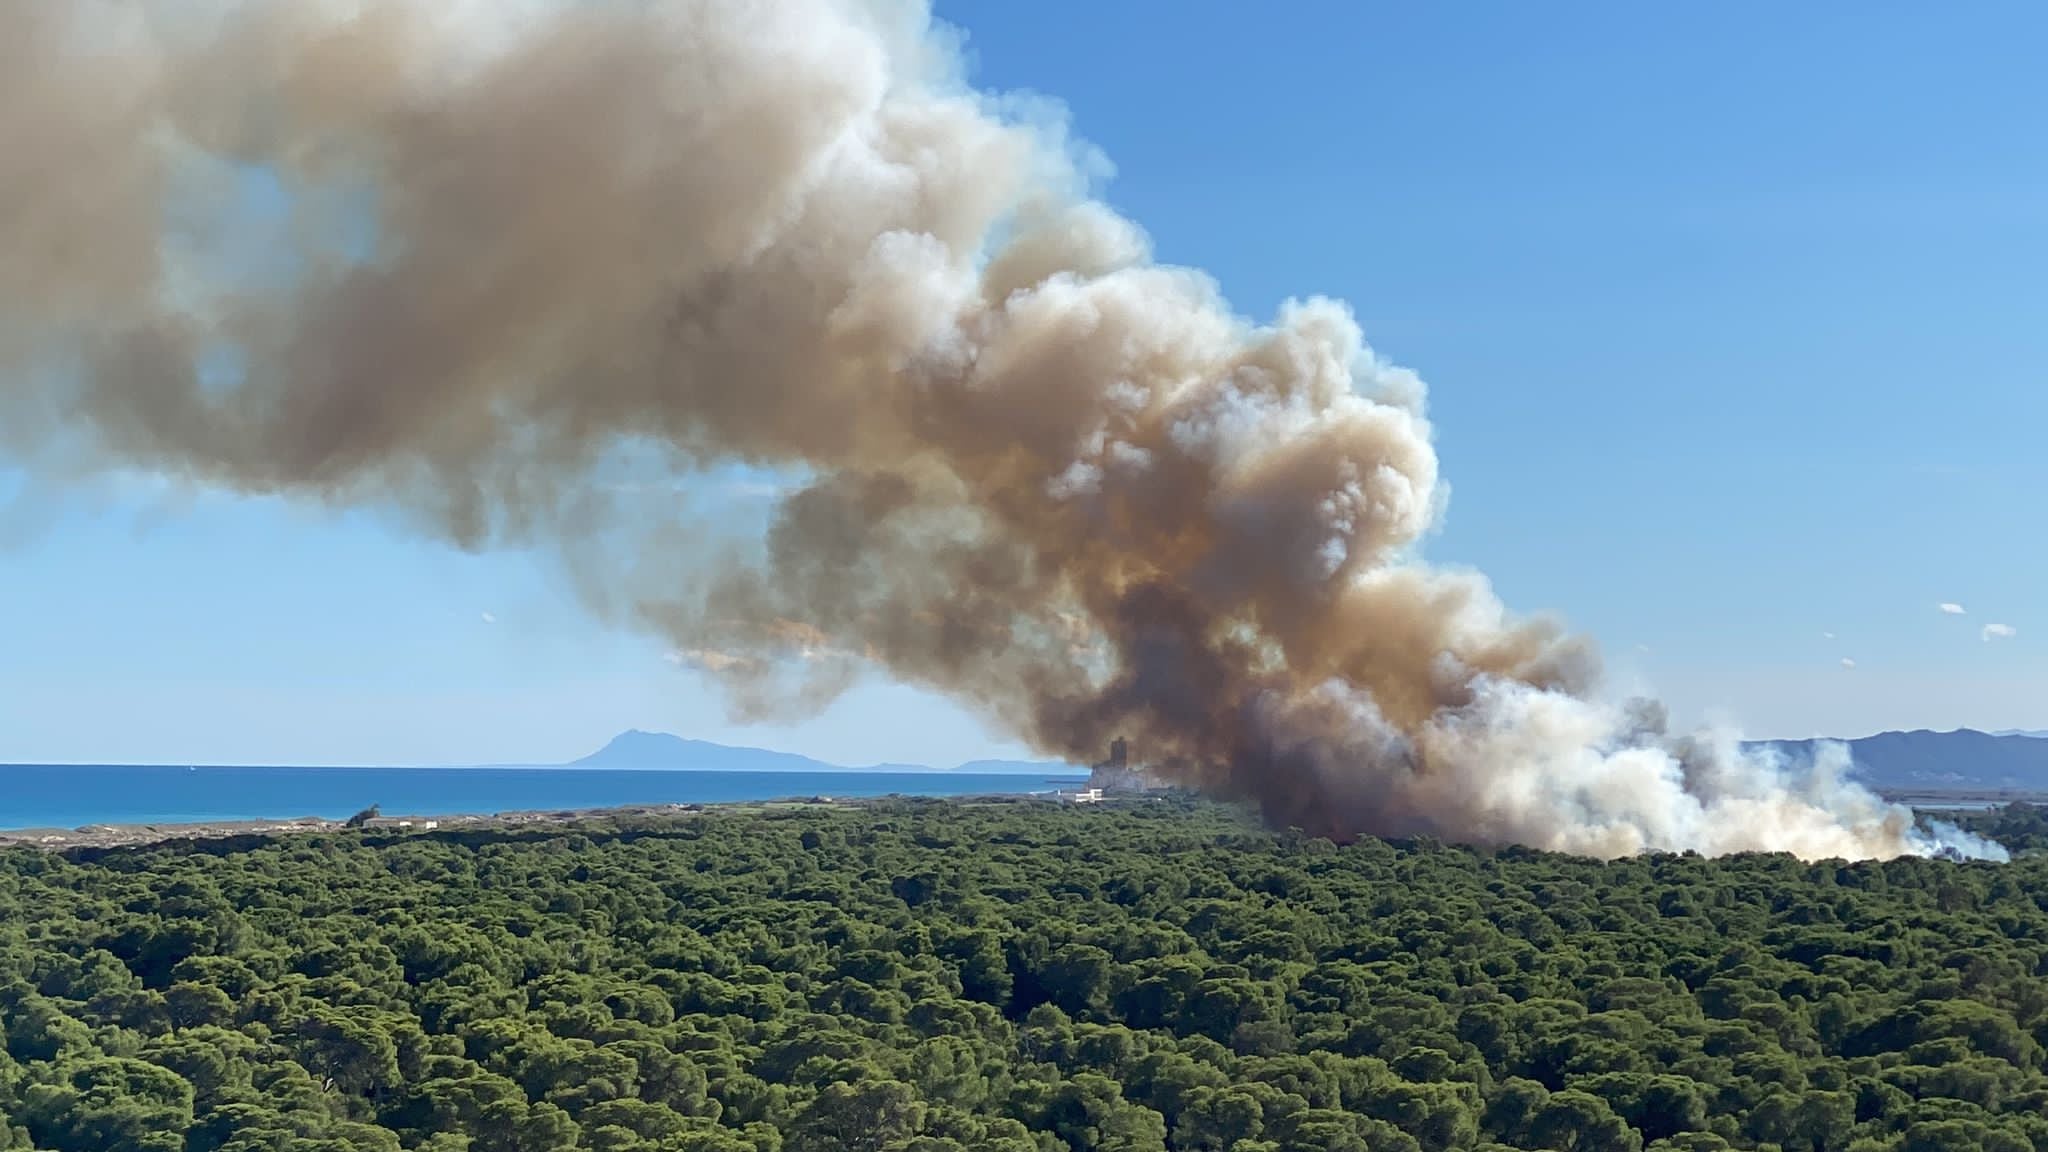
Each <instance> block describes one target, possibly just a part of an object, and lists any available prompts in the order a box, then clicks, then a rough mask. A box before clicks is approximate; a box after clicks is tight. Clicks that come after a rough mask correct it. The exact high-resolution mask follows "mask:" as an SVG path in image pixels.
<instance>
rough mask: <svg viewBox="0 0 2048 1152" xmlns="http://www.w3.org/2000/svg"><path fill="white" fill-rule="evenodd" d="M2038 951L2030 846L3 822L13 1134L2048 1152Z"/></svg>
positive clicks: (968, 816) (2047, 870)
mask: <svg viewBox="0 0 2048 1152" xmlns="http://www.w3.org/2000/svg"><path fill="white" fill-rule="evenodd" d="M2027 815H2028V814H2024V813H2022V814H2018V815H2014V814H1998V815H1996V816H1990V817H1984V818H1981V819H1980V820H1979V824H1980V826H1981V825H1983V824H1984V823H1985V822H1987V821H1996V820H2000V819H2010V820H2012V821H2015V823H2014V825H2013V828H2014V830H2015V832H2014V834H2015V835H2020V834H2038V832H2039V831H2040V828H2039V823H2040V817H2039V814H2038V813H2033V814H2032V819H2033V821H2034V824H2033V825H2031V826H2026V827H2023V825H2024V824H2025V817H2026V816H2027ZM2027 827H2032V829H2033V831H2032V832H2028V831H2027ZM2044 976H2048V866H2044V858H2043V857H2041V856H2038V855H2035V856H2024V857H2022V858H2021V859H2019V860H2018V861H2017V862H2015V863H2013V864H2009V865H1992V864H1955V863H1949V862H1944V861H1928V860H1902V861H1893V862H1890V863H1856V864H1848V863H1842V862H1829V863H1821V864H1815V865H1807V864H1802V863H1800V862H1798V861H1795V860H1792V859H1790V858H1786V857H1779V856H1748V857H1738V858H1730V859H1723V860H1705V859H1700V858H1697V857H1692V856H1664V857H1650V858H1642V859H1635V860H1628V861H1624V862H1619V863H1611V864H1603V863H1598V862H1593V861H1587V860H1580V859H1573V858H1567V857H1561V856H1553V855H1545V854H1541V853H1535V852H1528V851H1520V850H1505V851H1500V852H1497V853H1482V852H1474V851H1469V850H1462V849H1454V848H1447V847H1444V846H1442V845H1438V844H1434V843H1429V842H1413V843H1386V842H1381V841H1375V840H1366V841H1362V842H1360V843H1357V844H1352V845H1347V846H1341V847H1340V846H1336V845H1332V844H1330V843H1328V842H1327V841H1321V840H1312V839H1304V838H1300V837H1290V836H1276V835H1271V834H1267V833H1263V832H1260V831H1258V830H1256V829H1254V828H1251V827H1249V826H1247V825H1246V824H1245V823H1243V821H1242V819H1241V818H1240V817H1238V816H1237V815H1235V814H1234V813H1232V812H1231V811H1229V810H1226V809H1222V808H1219V807H1215V806H1210V805H1204V804H1200V803H1196V802H1192V801H1185V802H1184V801H1179V800H1173V801H1152V802H1134V803H1132V804H1130V805H1128V806H1117V805H1109V806H1102V807H1094V806H1089V807H1074V808H1054V807H1052V806H1049V805H1039V804H1022V803H1019V804H988V805H979V806H977V805H967V804H948V803H908V802H907V803H902V804H893V805H884V806H878V807H874V808H868V809H861V810H854V809H834V808H829V807H805V808H793V809H788V810H780V811H777V810H761V811H753V812H727V813H712V814H707V815H704V816H700V817H695V818H681V819H675V820H672V821H667V822H647V823H644V824H639V825H624V824H607V825H591V826H588V827H582V828H569V829H564V828H520V829H498V830H465V831H458V832H440V833H434V834H430V835H400V834H393V833H384V832H379V831H374V830H372V831H362V832H349V833H338V834H333V835H324V834H323V835H319V836H303V837H287V838H283V839H277V840H262V839H258V838H247V839H243V840H239V841H227V842H217V843H212V844H201V845H191V844H186V845H163V846H158V847H154V848H146V849H129V850H115V851H106V852H99V853H79V854H76V855H75V856H73V857H70V858H66V857H59V856H54V855H48V854H44V853H41V852H38V851H34V850H29V849H16V850H12V851H9V852H5V853H0V1030H4V1042H5V1047H4V1052H0V1117H4V1119H0V1147H11V1148H38V1149H52V1150H61V1152H72V1150H79V1152H113V1150H123V1152H127V1150H144V1152H149V1150H161V1152H172V1150H179V1152H215V1150H220V1152H256V1150H284V1149H290V1150H294V1152H297V1150H311V1152H371V1150H380V1152H390V1150H395V1149H401V1148H407V1149H423V1150H431V1152H458V1150H462V1149H469V1150H472V1152H554V1150H557V1149H569V1148H586V1149H594V1150H600V1152H655V1150H682V1149H697V1150H705V1152H747V1150H775V1149H780V1150H782V1152H842V1150H845V1152H882V1150H890V1152H962V1150H976V1152H981V1150H987V1152H1062V1150H1067V1149H1073V1150H1084V1149H1100V1150H1104V1152H1110V1150H1114V1152H1147V1150H1151V1152H1158V1150H1161V1149H1176V1150H1180V1149H1188V1150H1194V1149H1200V1150H1205V1152H1208V1150H1217V1152H1220V1150H1225V1149H1230V1150H1236V1152H1360V1150H1367V1149H1370V1150H1375V1152H1377V1150H1382V1149H1416V1150H1425V1149H1426V1150H1430V1152H1436V1150H1439V1149H1499V1148H1552V1149H1571V1150H1577V1152H1596V1150H1606V1149H1656V1150H1659V1152H1679V1150H1685V1152H1699V1150H1707V1149H1718V1148H1777V1149H1784V1150H1792V1149H1796V1150H1799V1152H1809V1150H1815V1152H1817V1150H1832V1149H1855V1150H1878V1149H1885V1150H1896V1152H1937V1150H1956V1152H1963V1150H1969V1152H2024V1150H2031V1152H2043V1150H2048V1078H2044V1076H2043V1070H2042V1051H2043V1044H2044V1042H2048V980H2044Z"/></svg>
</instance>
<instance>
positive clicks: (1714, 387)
mask: <svg viewBox="0 0 2048 1152" xmlns="http://www.w3.org/2000/svg"><path fill="white" fill-rule="evenodd" d="M1253 11H1254V9H1253V8H1252V7H1250V6H1245V5H1240V4H1225V3H1221V2H1200V3H1187V4H1180V3H1176V4H1172V5H1170V6H1169V5H1167V4H1165V3H1155V2H1146V3H1139V2H1135V0H1133V2H1130V3H1122V4H1079V3H1066V4H1056V5H1046V4H1036V5H1010V4H997V3H993V2H981V3H941V4H940V6H939V12H940V14H941V16H943V17H944V18H946V19H948V20H950V21H952V22H954V23H956V24H958V25H960V26H962V27H964V28H965V30H966V31H967V33H968V37H969V39H968V45H969V49H970V52H971V54H972V56H973V59H974V61H975V67H974V73H973V75H974V78H975V80H976V82H977V83H978V84H980V85H981V86H983V87H987V88H998V89H1018V88H1023V89H1030V90H1033V91H1036V92H1040V93H1043V94H1045V95H1048V96H1052V97H1055V98H1057V99H1059V100H1061V101H1063V102H1064V103H1065V104H1066V105H1067V107H1068V108H1069V110H1070V112H1071V114H1072V118H1073V122H1074V126H1075V130H1076V132H1077V133H1078V134H1079V135H1080V136H1082V137H1083V138H1085V139H1086V140H1088V141H1089V142H1090V143H1092V144H1094V145H1095V146H1097V147H1099V148H1100V149H1101V150H1102V151H1103V152H1104V153H1106V154H1107V155H1108V156H1109V157H1110V158H1111V160H1112V161H1113V162H1114V163H1115V165H1116V170H1117V171H1116V176H1115V178H1114V180H1112V181H1111V182H1110V183H1109V184H1108V185H1107V186H1106V193H1107V196H1108V198H1109V200H1110V201H1111V202H1112V203H1113V204H1114V205H1115V206H1116V207H1117V208H1119V209H1120V210H1122V211H1123V212H1125V213H1126V214H1127V215H1130V216H1131V217H1133V218H1134V219H1136V220H1137V221H1138V222H1139V223H1141V224H1142V225H1143V226H1144V227H1145V228H1146V229H1147V230H1148V231H1149V232H1150V233H1151V235H1152V237H1153V239H1154V241H1155V244H1156V248H1157V251H1158V254H1159V255H1160V257H1161V258H1162V259H1165V260H1168V261H1172V262H1176V263H1185V264H1193V265H1198V266H1201V267H1203V268H1206V269H1208V270H1209V271H1210V272H1212V273H1213V274H1214V275H1215V276H1216V277H1217V278H1218V279H1219V281H1220V282H1221V283H1222V285H1223V287H1224V289H1225V291H1226V292H1227V293H1228V294H1229V295H1230V297H1231V299H1232V300H1233V302H1234V303H1235V304H1236V305H1237V306H1238V307H1239V309H1240V310H1242V311H1244V312H1246V313H1248V314H1250V315H1252V316H1254V317H1268V316H1270V315H1271V314H1272V311H1273V309H1274V307H1275V306H1276V305H1277V304H1278V303H1279V302H1280V301H1281V300H1282V299H1284V298H1285V297H1287V296H1289V295H1301V294H1308V293H1325V294H1330V295H1335V296H1339V297H1342V298H1344V299H1346V300H1349V301H1350V302H1351V303H1352V305H1353V306H1354V307H1355V308H1356V310H1357V312H1358V315H1359V318H1360V320H1361V322H1362V324H1363V325H1364V327H1365V329H1366V332H1367V336H1368V338H1369V339H1370V340H1371V341H1372V342H1373V344H1374V345H1375V347H1376V348H1377V349H1378V350H1380V351H1381V352H1382V353H1383V354H1385V355H1386V356H1388V357H1390V358H1392V359H1394V360H1396V361H1399V362H1401V363H1403V364H1405V365H1408V366H1410V367H1412V368H1414V369H1415V370H1417V371H1418V372H1419V373H1421V375H1422V376H1423V378H1424V379H1425V380H1427V381H1428V382H1429V383H1430V386H1431V389H1432V400H1431V405H1432V412H1433V416H1434V419H1435V421H1436V424H1437V429H1438V438H1439V448H1440V451H1441V454H1442V457H1443V461H1444V468H1445V472H1446V475H1447V476H1448V477H1449V481H1450V485H1451V488H1452V498H1451V501H1450V509H1449V515H1448V518H1447V521H1446V525H1445V529H1444V531H1443V533H1442V535H1441V536H1440V537H1439V538H1438V539H1437V540H1436V541H1434V542H1433V544H1432V546H1431V555H1432V556H1433V557H1434V558H1435V559H1438V560H1440V561H1446V562H1453V563H1460V564H1472V565H1476V566H1478V567H1480V568H1482V569H1483V570H1485V571H1486V572H1488V573H1489V574H1490V575H1491V576H1492V577H1493V579H1494V581H1495V583H1496V585H1497V587H1498V588H1499V590H1500V592H1501V593H1502V595H1503V596H1504V597H1505V598H1506V599H1507V600H1508V602H1509V603H1510V604H1511V605H1513V606H1515V607H1516V608H1518V609H1522V610H1529V611H1535V610H1553V611H1556V612H1559V613H1561V614H1563V615H1564V616H1565V617H1566V618H1567V619H1568V620H1569V621H1570V622H1571V623H1572V624H1573V625H1574V626H1575V627H1577V628H1579V629H1581V630H1583V631H1587V632H1590V633H1591V634H1593V635H1594V636H1596V637H1598V638H1599V639H1600V641H1601V642H1602V644H1603V647H1604V649H1605V651H1606V652H1607V654H1608V658H1609V662H1610V664H1611V666H1612V667H1613V671H1614V674H1615V676H1616V677H1617V679H1619V680H1620V681H1622V682H1623V683H1624V684H1628V685H1640V686H1643V687H1654V688H1655V689H1657V690H1658V691H1659V692H1660V693H1661V694H1663V695H1664V696H1665V697H1666V698H1667V699H1668V700H1669V701H1670V702H1671V704H1672V706H1673V708H1674V711H1675V712H1676V714H1677V715H1678V716H1679V717H1680V718H1681V719H1685V720H1696V719H1700V718H1702V717H1705V716H1708V715H1726V716H1730V717H1733V718H1734V719H1737V720H1739V721H1741V722H1742V723H1743V724H1744V726H1745V727H1746V728H1748V729H1749V730H1750V731H1751V732H1753V733H1755V734H1757V735H1768V736H1803V735H1810V734H1813V733H1816V732H1823V733H1828V734H1836V735H1860V734H1862V733H1865V732H1868V731H1874V730H1877V729H1881V728H1888V727H1919V726H1930V727H1952V726H1956V725H1971V726H1977V727H1987V728H2000V727H2048V660H2044V659H2043V657H2042V655H2041V652H2042V648H2041V641H2042V639H2043V638H2044V637H2048V614H2044V613H2043V612H2042V610H2041V603H2040V589H2041V588H2042V587H2043V579H2042V578H2043V576H2044V569H2048V534H2044V532H2043V530H2042V529H2043V525H2042V523H2041V521H2042V513H2041V511H2040V507H2041V506H2040V504H2039V503H2038V501H2036V500H2034V499H2031V498H2030V497H2031V496H2032V495H2033V494H2035V493H2039V492H2042V491H2048V484H2044V481H2048V459H2044V458H2043V456H2042V454H2041V453H2040V452H2038V451H2036V450H2035V441H2036V440H2037V439H2038V438H2040V437H2041V436H2042V435H2043V431H2044V429H2048V392H2044V390H2043V388H2042V387H2041V383H2042V379H2043V376H2044V373H2048V324H2044V323H2043V317H2044V315H2048V277H2044V276H2043V274H2042V270H2043V269H2044V268H2048V214H2044V211H2043V209H2044V207H2048V148H2044V147H2043V146H2042V144H2041V142H2040V133H2039V130H2038V124H2037V123H2036V121H2037V120H2038V115H2037V112H2038V109H2040V108H2041V107H2043V106H2044V105H2048V74H2044V73H2043V72H2042V70H2041V69H2040V68H2039V67H2038V61H2039V60H2040V59H2042V58H2043V57H2044V55H2048V10H2043V9H2040V8H2038V7H2036V6H2030V5H2023V4H2017V3H2014V4H1980V5H1971V6H1969V7H1967V8H1965V9H1954V8H1940V7H1935V6H1924V5H1907V4H1871V3H1861V4H1850V3H1812V4H1804V5H1796V6H1782V5H1765V4H1760V3H1737V4H1720V5H1711V6H1707V5H1696V6H1676V5H1623V4H1588V5H1576V6H1569V7H1560V6H1554V5H1528V4H1509V3H1491V4H1482V5H1459V6H1446V5H1379V4H1371V5H1362V4H1349V3H1305V2H1304V3H1295V4H1289V5H1284V6H1277V7H1276V8H1274V9H1273V10H1272V11H1273V12H1274V14H1273V15H1271V16H1269V17H1267V18H1265V19H1263V20H1260V19H1258V18H1255V17H1254V16H1253ZM4 491H5V489H0V492H4ZM0 549H4V551H0V760H16V761H20V760H45V761H91V760H111V761H147V760H154V761H171V762H281V761H284V762H297V763H432V762H460V761H470V762H474V761H492V760H516V759H557V758H566V757H571V756H575V755H579V754H581V753H582V752H584V751H587V750H588V749H590V748H592V747H594V746H596V745H597V744H599V743H602V742H603V741H604V740H605V739H606V738H607V737H608V736H610V735H611V734H612V733H613V732H616V731H617V730H619V729H622V728H625V727H629V726H637V727H643V728H660V729H666V730H670V731H676V732H681V733H685V734H688V735H694V736H700V737H704V738H708V739H716V740H726V741H731V742H746V743H757V744H764V745H770V746H776V747H784V748H790V749H793V750H796V751H801V752H805V753H809V754H812V755H817V756H821V757H824V758H827V759H832V760H836V761H839V762H846V763H860V762H870V761H876V760H884V759H888V760H922V761H927V762H934V763H951V762H955V761H958V760H961V759H966V758H969V757H972V756H976V755H981V754H985V753H1013V752H1016V751H1018V750H1017V749H1015V748H1014V747H1010V746H1008V745H1006V744H1005V742H1004V741H1003V740H1002V739H1001V737H1000V735H999V734H993V733H989V732H986V731H985V730H983V729H982V728H981V726H980V725H979V724H977V723H976V722H975V721H973V720H972V719H970V718H968V717H966V716H964V715H962V714H961V713H959V712H958V711H957V710H955V709H953V708H951V707H950V706H948V705H946V704H944V703H943V702H940V701H935V700H933V699H931V698H929V697H925V696H921V695H919V694H917V693H913V692H910V691H908V690H905V689H901V688H895V687H891V686H888V685H886V684H874V685H870V686H868V687H865V688H862V689H860V690H858V691H857V692H856V693H855V694H854V695H853V696H851V697H849V698H847V699H846V700H843V701H842V702H841V704H840V705H838V706H837V707H835V708H834V709H833V710H832V711H831V712H829V713H827V714H826V715H825V716H823V717H821V718H819V719H818V720H816V721H815V722H812V723H809V724H806V725H802V726H798V727H795V728H738V727H734V726H731V725H729V724H727V723H726V721H725V718H724V716H723V713H722V710H721V708H720V705H719V702H718V700H717V698H716V696H715V695H714V694H713V693H712V692H711V691H710V690H709V688H708V686H707V685H705V684H703V683H701V682H699V681H697V680H696V679H694V678H693V676H692V674H690V673H688V672H686V671H683V670H680V669H677V668H674V667H671V666H670V665H669V664H667V663H666V662H664V661H663V659H662V648H661V646H660V645H659V644H657V643H655V642H653V641H650V640H645V639H642V638H638V637H634V636H631V635H626V634H621V633H616V632H613V631H609V630H607V629H605V628H603V627H602V626H599V625H597V624H594V623H593V622H592V621H591V620H590V619H589V618H587V617H586V616H584V615H583V614H582V613H581V612H580V611H579V610H578V609H577V608H576V607H575V606H574V605H573V603H572V601H571V600H570V598H569V597H568V596H567V595H566V594H565V593H564V590H563V589H562V588H561V587H559V586H558V585H557V584H556V583H555V582H554V581H553V580H552V579H551V578H550V577H549V576H548V575H547V574H546V569H545V567H544V566H542V565H538V564H536V563H534V561H533V559H532V558H531V557H527V556H522V555H519V554H516V553H513V554H495V555H489V556H469V555H463V554H460V553H456V552H453V551H450V550H448V549H445V548H443V547H440V546H438V545H435V544H433V543H430V542H427V541H424V540H421V539H417V538H414V537H412V536H410V535H407V534H405V533H404V532H401V531H398V530H395V529H393V528H392V527H390V526H389V525H386V524H383V523H381V522H379V521H378V520H376V519H375V518H372V517H368V516H361V515H352V516H346V517H336V516H334V515H332V514H329V513H325V512H322V511H319V510H314V509H306V508H296V507H292V506H287V505H283V504H278V503H275V502H261V501H258V502H245V501H233V500H227V499H223V498H219V497H213V496H195V495H192V494H180V493H177V492H174V491H169V490H165V489H162V488H159V487H153V486H149V485H142V484H128V485H110V486H102V487H101V488H99V489H96V490H93V491H83V492H73V493H70V494H68V495H66V496H64V497H63V498H61V499H56V498H50V497H47V496H44V497H38V498H36V499H33V500H23V499H16V500H13V501H11V502H6V503H0ZM1943 602H1952V603H1956V604H1959V605H1961V606H1962V607H1963V608H1964V609H1965V610H1966V611H1965V613H1964V614H1962V615H1955V614H1950V613H1944V612H1942V611H1940V610H1939V609H1938V607H1937V605H1939V604H1941V603H1943ZM1993 623H1996V624H2004V625H2008V626H2010V627H2011V628H2012V629H2014V630H2015V631H2016V634H2015V635H2013V636H2011V637H2009V638H2002V639H1994V640H1989V641H1987V640H1985V639H1984V638H1983V633H1982V629H1983V628H1984V626H1985V625H1987V624H1993ZM1830 634H1831V635H1830ZM1845 659H1847V660H1853V661H1854V662H1855V667H1854V668H1845V667H1844V666H1843V663H1842V662H1843V661H1844V660H1845Z"/></svg>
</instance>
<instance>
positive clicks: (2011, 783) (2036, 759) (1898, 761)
mask: <svg viewBox="0 0 2048 1152" xmlns="http://www.w3.org/2000/svg"><path fill="white" fill-rule="evenodd" d="M1757 743H1758V745H1760V746H1766V747H1772V748H1776V749H1778V750H1779V751H1780V752H1782V753H1783V754H1784V755H1785V756H1787V757H1788V758H1790V759H1791V760H1793V761H1794V762H1799V761H1806V760H1811V759H1812V756H1813V750H1814V745H1815V744H1816V743H1819V741H1814V740H1765V741H1758V742H1757ZM1841 743H1846V744H1847V745H1848V746H1849V756H1850V758H1851V759H1852V760H1853V761H1855V764H1856V771H1855V776H1856V777H1857V778H1858V779H1860V780H1862V781H1863V782H1864V783H1866V784H1869V785H1871V786H1872V787H1876V788H1890V789H1901V790H1903V789H1911V788H1928V789H1941V790H1959V789H1967V790H1980V789H1981V790H1986V791H1995V790H2000V789H2017V790H2024V791H2029V792H2048V739H2042V738H2041V737H2040V736H2038V735H2035V734H2032V733H2016V732H2015V733H2004V734H1998V733H1991V732H1978V731H1976V730H1974V729H1970V728H1958V729H1956V730H1955V731H1953V732H1930V731H1927V730H1925V729H1921V730H1919V731H1914V732H1880V733H1878V734H1877V735H1875V736H1865V737H1863V738H1862V739H1860V740H1848V741H1841Z"/></svg>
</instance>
